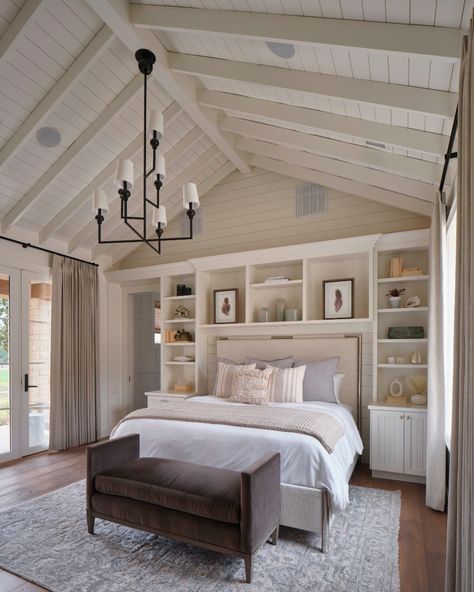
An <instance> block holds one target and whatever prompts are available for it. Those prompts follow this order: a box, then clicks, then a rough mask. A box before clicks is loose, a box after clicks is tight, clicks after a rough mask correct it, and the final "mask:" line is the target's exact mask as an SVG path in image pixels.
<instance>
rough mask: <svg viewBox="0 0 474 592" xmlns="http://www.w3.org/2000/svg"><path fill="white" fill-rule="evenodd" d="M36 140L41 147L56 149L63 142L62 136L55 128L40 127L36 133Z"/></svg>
mask: <svg viewBox="0 0 474 592" xmlns="http://www.w3.org/2000/svg"><path fill="white" fill-rule="evenodd" d="M36 139H37V141H38V144H39V145H40V146H44V147H45V148H54V147H55V146H57V145H58V144H59V142H60V141H61V134H60V133H59V131H58V130H57V129H56V128H55V127H40V128H39V130H38V131H37V132H36Z"/></svg>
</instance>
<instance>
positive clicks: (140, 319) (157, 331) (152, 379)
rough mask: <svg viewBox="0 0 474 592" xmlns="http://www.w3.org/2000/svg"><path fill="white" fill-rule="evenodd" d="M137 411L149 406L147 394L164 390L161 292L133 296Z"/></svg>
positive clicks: (133, 343) (134, 379) (134, 406)
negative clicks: (161, 388) (162, 384)
mask: <svg viewBox="0 0 474 592" xmlns="http://www.w3.org/2000/svg"><path fill="white" fill-rule="evenodd" d="M131 298H132V351H133V392H132V399H133V400H132V406H133V409H141V408H143V407H146V406H147V401H146V396H145V393H146V392H148V391H157V390H160V386H161V376H160V374H161V373H160V361H161V307H160V295H159V293H158V292H141V293H138V294H132V295H131Z"/></svg>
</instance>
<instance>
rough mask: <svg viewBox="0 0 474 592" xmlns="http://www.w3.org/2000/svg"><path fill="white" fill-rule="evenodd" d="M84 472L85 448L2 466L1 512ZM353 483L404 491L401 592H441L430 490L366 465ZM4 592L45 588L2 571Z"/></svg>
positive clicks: (441, 521) (441, 544) (441, 518)
mask: <svg viewBox="0 0 474 592" xmlns="http://www.w3.org/2000/svg"><path fill="white" fill-rule="evenodd" d="M85 466H86V463H85V449H84V447H80V448H74V449H71V450H68V451H66V452H59V453H54V454H48V453H42V454H36V455H34V456H30V457H28V458H26V459H24V460H21V461H14V462H11V463H6V464H4V465H0V511H2V510H5V509H7V508H9V507H12V506H15V505H17V504H18V503H20V502H23V501H26V500H29V499H32V498H34V497H37V496H39V495H43V494H45V493H48V492H50V491H53V490H54V489H59V488H60V487H64V486H66V485H69V484H70V483H74V481H78V480H80V479H83V478H84V477H85ZM351 483H352V484H353V485H359V486H361V487H375V488H379V489H389V490H392V491H396V490H400V491H401V493H402V508H401V516H400V582H401V592H442V591H443V590H444V562H445V540H446V514H441V513H440V512H435V511H434V510H430V509H429V508H427V507H426V506H425V504H424V497H425V488H424V487H423V486H422V485H418V484H416V483H405V482H402V481H390V480H388V479H373V478H372V477H371V475H370V470H369V468H368V466H367V465H359V466H357V467H356V470H355V471H354V475H353V477H352V479H351ZM0 590H1V592H32V591H40V590H44V588H41V587H39V586H36V585H35V584H32V583H30V582H26V581H25V580H22V579H21V578H18V577H17V576H14V575H13V574H10V573H8V572H6V571H3V570H0ZM340 592H346V591H342V590H341V591H340Z"/></svg>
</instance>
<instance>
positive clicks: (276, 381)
mask: <svg viewBox="0 0 474 592" xmlns="http://www.w3.org/2000/svg"><path fill="white" fill-rule="evenodd" d="M267 368H272V366H270V364H267ZM305 371H306V366H298V368H273V374H272V377H271V380H270V386H269V389H268V394H269V397H268V398H269V400H270V401H273V402H274V403H302V402H303V380H304V373H305Z"/></svg>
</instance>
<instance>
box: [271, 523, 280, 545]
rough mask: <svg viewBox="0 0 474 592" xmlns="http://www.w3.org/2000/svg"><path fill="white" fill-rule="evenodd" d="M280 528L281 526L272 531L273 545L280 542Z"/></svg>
mask: <svg viewBox="0 0 474 592" xmlns="http://www.w3.org/2000/svg"><path fill="white" fill-rule="evenodd" d="M279 530H280V527H279V526H277V527H276V528H275V530H274V531H273V532H272V545H276V544H277V542H278V532H279Z"/></svg>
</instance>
